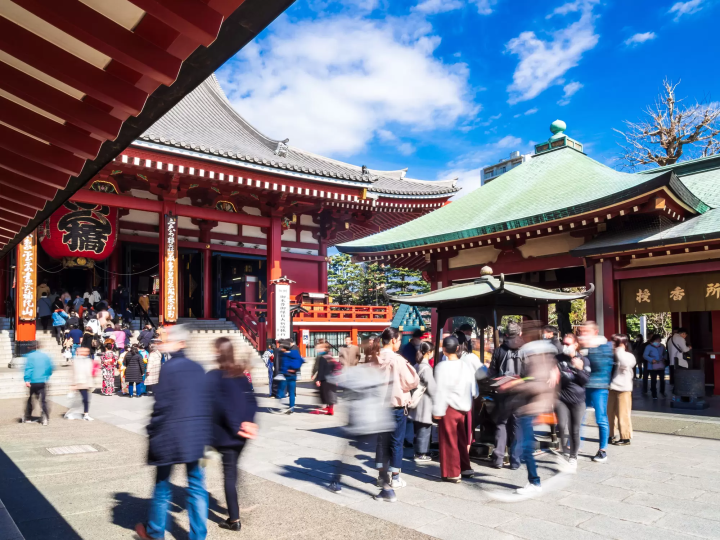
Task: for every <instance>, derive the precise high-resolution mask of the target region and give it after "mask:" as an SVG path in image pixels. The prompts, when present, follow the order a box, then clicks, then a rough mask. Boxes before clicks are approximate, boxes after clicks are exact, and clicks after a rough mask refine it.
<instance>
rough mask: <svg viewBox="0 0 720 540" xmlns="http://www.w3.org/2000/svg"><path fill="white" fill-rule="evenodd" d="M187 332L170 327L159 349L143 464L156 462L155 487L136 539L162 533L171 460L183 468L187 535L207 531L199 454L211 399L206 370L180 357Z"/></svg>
mask: <svg viewBox="0 0 720 540" xmlns="http://www.w3.org/2000/svg"><path fill="white" fill-rule="evenodd" d="M187 339H188V332H187V330H186V329H185V328H184V327H183V326H182V325H178V326H170V327H169V328H168V329H167V334H166V338H165V341H164V342H163V344H162V346H161V349H162V351H163V352H165V353H169V354H170V360H168V361H167V362H166V363H165V364H164V365H163V367H162V370H161V373H160V375H161V376H160V380H159V382H158V384H157V385H155V387H154V394H155V406H154V408H153V412H152V416H151V418H150V424H149V425H148V427H147V430H148V436H149V439H150V444H149V450H148V463H149V464H150V465H155V466H156V467H157V476H156V480H155V492H154V494H153V499H152V502H151V504H150V513H149V516H148V522H147V524H146V525H143V524H138V525H136V526H135V532H136V533H137V535H138V536H139V537H140V538H145V539H147V538H163V537H164V536H165V525H166V521H167V513H168V505H169V503H170V498H171V486H170V472H171V471H172V467H173V465H180V464H184V465H185V468H186V469H187V476H188V488H187V508H188V515H189V518H190V535H189V538H190V540H204V538H205V537H206V536H207V517H208V494H207V490H206V489H205V479H204V475H203V470H202V468H201V467H200V458H202V457H203V455H204V451H205V445H207V444H209V443H210V441H211V438H212V423H211V402H210V396H209V395H208V392H207V386H206V383H205V380H206V378H205V371H204V370H203V368H202V367H201V366H200V365H199V364H196V363H195V362H193V361H192V360H190V359H189V358H187V357H186V356H185V352H184V349H185V344H186V342H187Z"/></svg>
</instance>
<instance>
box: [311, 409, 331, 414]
mask: <svg viewBox="0 0 720 540" xmlns="http://www.w3.org/2000/svg"><path fill="white" fill-rule="evenodd" d="M310 414H327V411H326V410H325V409H313V410H312V411H310Z"/></svg>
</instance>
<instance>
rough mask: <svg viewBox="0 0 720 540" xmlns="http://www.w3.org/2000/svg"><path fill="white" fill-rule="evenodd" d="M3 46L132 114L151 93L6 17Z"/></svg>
mask: <svg viewBox="0 0 720 540" xmlns="http://www.w3.org/2000/svg"><path fill="white" fill-rule="evenodd" d="M0 49H2V50H3V51H5V52H6V53H8V54H9V55H11V56H14V57H15V58H17V59H18V60H21V61H23V62H25V63H26V64H28V65H30V66H32V67H34V68H35V69H38V70H40V71H42V72H43V73H46V74H47V75H50V76H51V77H54V78H55V79H57V80H59V81H61V82H64V83H65V84H67V85H69V86H71V87H73V88H75V89H76V90H79V91H80V92H83V93H84V94H87V95H88V96H92V97H94V98H95V99H98V100H100V101H102V102H103V103H107V104H108V105H111V106H112V107H117V108H118V109H121V110H123V111H126V112H128V113H130V114H132V115H137V114H139V113H140V111H142V108H143V106H144V105H145V100H146V99H147V97H148V96H147V94H146V93H145V92H143V91H142V90H140V89H139V88H136V87H135V86H133V85H131V84H129V83H128V82H126V81H124V80H122V79H120V78H118V77H115V76H113V75H111V74H110V73H108V72H106V71H104V70H102V69H99V68H96V67H95V66H93V65H91V64H89V63H87V62H85V61H84V60H81V59H80V58H78V57H77V56H75V55H73V54H70V53H69V52H67V51H65V50H63V49H61V48H60V47H57V46H56V45H53V44H52V43H50V42H48V41H45V40H44V39H42V38H41V37H39V36H37V35H35V34H33V33H32V32H30V31H28V30H25V29H24V28H22V27H21V26H18V25H17V24H15V23H13V22H11V21H10V20H8V19H4V18H0Z"/></svg>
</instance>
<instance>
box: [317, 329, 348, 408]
mask: <svg viewBox="0 0 720 540" xmlns="http://www.w3.org/2000/svg"><path fill="white" fill-rule="evenodd" d="M315 350H316V351H317V356H316V357H315V366H314V367H313V373H312V378H313V379H315V386H317V387H318V389H319V391H320V402H321V403H323V404H324V405H325V407H324V408H322V409H315V410H313V411H310V414H326V415H328V416H332V415H334V414H335V402H336V397H335V392H336V391H337V387H336V386H335V383H334V382H333V381H332V379H333V377H334V376H335V375H336V374H337V372H339V371H340V367H341V364H340V363H339V362H336V361H335V360H334V359H333V357H332V356H331V355H330V344H329V343H328V342H326V341H322V342H319V343H317V342H316V343H315ZM351 367H352V366H351Z"/></svg>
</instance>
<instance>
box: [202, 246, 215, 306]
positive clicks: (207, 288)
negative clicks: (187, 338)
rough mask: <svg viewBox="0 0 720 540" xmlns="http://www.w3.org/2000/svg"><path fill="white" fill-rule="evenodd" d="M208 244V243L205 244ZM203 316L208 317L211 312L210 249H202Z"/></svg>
mask: <svg viewBox="0 0 720 540" xmlns="http://www.w3.org/2000/svg"><path fill="white" fill-rule="evenodd" d="M206 245H207V246H209V245H210V244H206ZM202 257H203V260H202V262H203V318H205V319H210V318H212V316H213V312H212V282H213V280H212V251H210V250H209V249H204V250H203V255H202Z"/></svg>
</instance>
